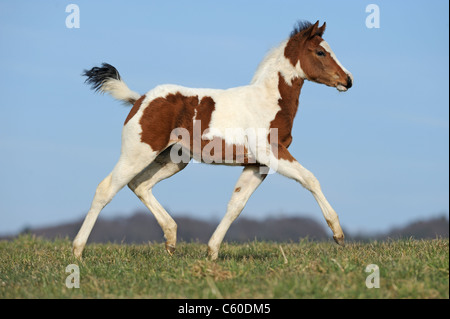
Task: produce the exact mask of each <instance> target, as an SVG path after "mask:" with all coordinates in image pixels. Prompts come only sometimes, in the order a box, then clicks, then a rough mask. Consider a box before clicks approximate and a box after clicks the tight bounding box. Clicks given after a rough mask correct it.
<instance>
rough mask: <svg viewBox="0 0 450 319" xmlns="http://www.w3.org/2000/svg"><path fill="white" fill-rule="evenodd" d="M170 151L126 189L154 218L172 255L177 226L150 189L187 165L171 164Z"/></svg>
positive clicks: (160, 156)
mask: <svg viewBox="0 0 450 319" xmlns="http://www.w3.org/2000/svg"><path fill="white" fill-rule="evenodd" d="M170 149H171V148H168V149H166V150H165V151H164V152H162V153H161V154H160V155H159V156H158V157H157V158H156V159H155V160H154V161H153V162H152V164H150V165H149V166H148V167H147V168H146V169H145V170H144V171H142V172H141V173H140V174H139V175H137V176H136V177H135V178H134V179H133V180H132V181H131V182H130V183H128V187H129V188H130V189H131V190H132V191H133V192H134V193H135V194H136V196H137V197H138V198H139V199H140V200H141V201H142V202H143V203H144V205H145V206H146V207H147V208H148V209H149V210H150V211H151V212H152V213H153V215H154V216H155V218H156V221H157V222H158V224H159V225H160V226H161V228H162V230H163V232H164V237H165V238H166V250H167V252H168V253H169V254H170V255H172V254H173V252H174V251H175V245H176V241H177V224H176V223H175V221H174V220H173V218H172V217H171V216H170V215H169V213H167V211H166V210H165V209H164V208H163V207H162V206H161V204H160V203H159V202H158V201H157V200H156V198H155V197H154V196H153V194H152V188H153V187H154V186H155V185H156V184H157V183H159V182H160V181H162V180H164V179H166V178H169V177H171V176H172V175H174V174H176V173H178V172H179V171H181V170H182V169H184V168H185V167H186V166H187V164H188V163H183V162H180V163H178V164H177V163H174V162H172V160H171V159H170Z"/></svg>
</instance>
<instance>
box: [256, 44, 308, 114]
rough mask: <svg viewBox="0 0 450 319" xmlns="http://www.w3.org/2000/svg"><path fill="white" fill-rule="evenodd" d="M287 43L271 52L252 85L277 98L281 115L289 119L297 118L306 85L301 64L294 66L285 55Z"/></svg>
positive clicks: (260, 66)
mask: <svg viewBox="0 0 450 319" xmlns="http://www.w3.org/2000/svg"><path fill="white" fill-rule="evenodd" d="M286 44H287V41H284V42H282V43H281V44H280V45H279V46H278V47H277V48H274V49H273V50H272V51H270V52H269V53H268V54H267V56H266V57H265V58H264V60H263V61H262V62H261V63H260V65H259V67H258V69H257V71H256V72H255V75H254V76H253V79H252V82H251V84H252V85H259V86H263V87H264V89H265V90H266V92H267V93H268V96H276V97H277V99H276V103H277V104H278V106H279V107H280V108H281V109H280V113H282V114H283V116H288V117H289V118H292V120H293V118H294V117H295V115H296V113H297V109H298V99H299V95H300V92H301V88H302V86H303V83H304V78H305V76H304V73H303V71H302V69H301V68H300V63H297V65H296V66H293V65H292V64H291V62H290V61H289V59H288V58H287V57H286V56H285V55H284V53H285V48H286Z"/></svg>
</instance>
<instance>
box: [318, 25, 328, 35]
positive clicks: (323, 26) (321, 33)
mask: <svg viewBox="0 0 450 319" xmlns="http://www.w3.org/2000/svg"><path fill="white" fill-rule="evenodd" d="M326 27H327V23H326V22H324V23H323V25H322V26H321V27H320V28H319V29H318V30H317V33H316V34H317V35H319V36H320V37H322V36H323V33H324V32H325V29H326Z"/></svg>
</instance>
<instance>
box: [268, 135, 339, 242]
mask: <svg viewBox="0 0 450 319" xmlns="http://www.w3.org/2000/svg"><path fill="white" fill-rule="evenodd" d="M272 151H273V153H272V154H271V156H270V158H269V160H270V162H267V163H264V164H266V165H267V166H269V167H271V168H272V169H274V170H275V171H277V173H280V174H281V175H284V176H286V177H288V178H291V179H294V180H296V181H297V182H299V183H300V184H301V185H302V186H303V187H304V188H306V189H307V190H309V191H310V192H311V194H312V195H313V196H314V198H315V199H316V201H317V203H318V204H319V206H320V209H321V210H322V213H323V216H324V217H325V220H326V222H327V224H328V226H329V227H330V228H331V230H332V231H333V238H334V240H335V241H336V243H338V244H339V245H341V246H344V233H343V231H342V228H341V225H340V223H339V218H338V215H337V214H336V212H335V211H334V209H333V208H332V207H331V205H330V203H328V201H327V199H326V198H325V195H324V194H323V193H322V189H321V187H320V183H319V181H318V180H317V178H316V177H315V176H314V175H313V174H312V173H311V172H310V171H308V170H307V169H306V168H304V167H303V166H302V165H300V163H299V162H298V161H297V160H296V159H295V158H294V157H293V156H292V155H291V154H290V153H289V151H288V150H287V149H286V147H284V146H283V145H280V144H278V145H272ZM274 153H275V154H276V155H277V156H275V154H274Z"/></svg>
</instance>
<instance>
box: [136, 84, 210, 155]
mask: <svg viewBox="0 0 450 319" xmlns="http://www.w3.org/2000/svg"><path fill="white" fill-rule="evenodd" d="M204 99H205V98H204ZM204 99H203V100H204ZM203 100H202V101H203ZM211 100H212V99H211ZM196 107H200V105H199V100H198V96H184V95H182V94H181V93H179V92H177V93H175V94H172V93H171V94H168V95H167V96H166V97H158V98H156V99H154V100H153V101H151V102H150V103H149V105H148V106H147V107H146V108H145V110H144V112H143V114H142V117H141V119H140V121H139V123H140V124H141V127H142V133H141V141H142V142H143V143H146V144H148V145H150V147H151V148H152V150H154V151H162V150H163V149H165V148H166V147H167V145H168V144H169V140H170V133H171V132H172V131H173V130H174V129H175V128H177V127H178V128H184V129H187V130H188V131H189V132H190V133H192V118H193V116H194V110H195V108H196ZM212 108H214V105H213V106H212ZM208 112H209V113H211V112H212V110H208ZM209 116H211V115H209ZM208 123H209V122H208Z"/></svg>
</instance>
